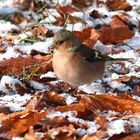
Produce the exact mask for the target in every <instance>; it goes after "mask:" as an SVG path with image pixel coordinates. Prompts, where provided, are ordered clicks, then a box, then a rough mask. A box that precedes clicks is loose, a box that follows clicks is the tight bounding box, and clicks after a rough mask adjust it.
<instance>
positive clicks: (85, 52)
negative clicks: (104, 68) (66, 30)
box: [77, 44, 110, 63]
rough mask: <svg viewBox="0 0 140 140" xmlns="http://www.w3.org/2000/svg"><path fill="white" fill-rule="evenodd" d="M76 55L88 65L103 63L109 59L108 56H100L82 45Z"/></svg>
mask: <svg viewBox="0 0 140 140" xmlns="http://www.w3.org/2000/svg"><path fill="white" fill-rule="evenodd" d="M77 53H78V54H79V55H81V56H82V57H83V59H84V60H86V61H87V62H89V63H93V62H101V61H103V62H105V61H107V59H110V57H109V56H105V55H102V54H101V53H100V52H98V51H96V50H94V49H91V48H89V47H87V46H86V45H83V44H82V46H80V47H79V49H78V50H77Z"/></svg>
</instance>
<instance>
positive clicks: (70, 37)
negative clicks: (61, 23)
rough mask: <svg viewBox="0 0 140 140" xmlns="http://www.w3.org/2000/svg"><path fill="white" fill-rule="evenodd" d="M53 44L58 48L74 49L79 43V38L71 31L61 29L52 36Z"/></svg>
mask: <svg viewBox="0 0 140 140" xmlns="http://www.w3.org/2000/svg"><path fill="white" fill-rule="evenodd" d="M53 43H54V45H55V46H56V47H57V48H58V49H59V48H64V47H65V49H68V50H69V51H75V50H77V48H78V47H79V46H80V45H81V43H80V40H79V38H78V37H77V36H76V35H75V34H74V33H73V32H71V31H68V30H66V29H61V30H59V31H58V32H56V33H55V35H54V37H53Z"/></svg>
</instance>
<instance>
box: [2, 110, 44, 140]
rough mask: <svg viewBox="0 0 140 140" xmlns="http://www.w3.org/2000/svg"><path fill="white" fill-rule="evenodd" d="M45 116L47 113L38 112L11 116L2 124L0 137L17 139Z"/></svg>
mask: <svg viewBox="0 0 140 140" xmlns="http://www.w3.org/2000/svg"><path fill="white" fill-rule="evenodd" d="M45 116H46V112H36V111H34V112H33V111H29V112H20V113H14V114H10V115H8V116H7V118H5V119H3V120H2V122H1V128H0V136H1V138H12V137H17V136H19V135H21V134H23V133H24V132H26V131H27V130H29V128H30V126H34V125H36V123H37V122H38V121H40V120H41V119H42V118H44V117H45Z"/></svg>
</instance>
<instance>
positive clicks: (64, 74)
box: [52, 29, 127, 86]
mask: <svg viewBox="0 0 140 140" xmlns="http://www.w3.org/2000/svg"><path fill="white" fill-rule="evenodd" d="M53 42H54V51H53V58H52V65H53V69H54V72H55V74H56V76H57V77H58V78H59V79H61V80H63V81H64V82H67V83H69V84H71V85H73V86H81V85H84V84H90V83H91V82H93V81H95V80H98V79H100V78H102V76H103V73H104V68H105V62H106V61H116V60H118V61H122V60H123V61H126V60H127V59H125V58H116V59H114V58H111V57H109V56H107V55H103V54H101V53H100V52H98V51H96V50H94V49H91V48H89V47H87V46H86V45H84V44H81V43H80V40H79V38H78V37H77V36H76V35H75V34H74V33H73V32H71V31H68V30H65V29H61V30H59V31H58V32H56V34H55V35H54V37H53Z"/></svg>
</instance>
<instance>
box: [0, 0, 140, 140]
mask: <svg viewBox="0 0 140 140" xmlns="http://www.w3.org/2000/svg"><path fill="white" fill-rule="evenodd" d="M139 7H140V5H139V3H138V0H135V1H134V0H120V1H117V0H115V1H112V0H106V1H103V0H96V1H93V0H87V1H82V0H70V1H64V0H59V1H58V2H56V1H50V0H49V1H45V0H44V1H41V0H31V1H29V0H19V1H16V0H10V1H8V0H3V1H2V2H0V11H1V12H0V15H1V17H0V27H1V28H0V60H1V61H0V78H1V80H0V106H1V107H0V139H3V140H4V139H12V140H19V139H20V140H42V139H50V140H51V139H56V140H63V139H68V140H75V139H77V140H94V139H100V140H116V139H117V140H126V139H140V107H139V106H140V97H139V96H140V53H139V50H140V43H139V42H140V41H139V40H140V15H139V10H138V9H139ZM63 27H65V28H66V29H69V30H71V31H74V33H75V34H76V35H77V36H78V37H79V39H80V41H81V42H82V43H84V44H86V45H87V46H88V47H90V48H94V49H97V50H99V51H101V52H102V53H105V54H108V55H110V56H111V57H114V58H118V57H119V58H133V59H134V61H133V62H123V63H120V62H117V63H114V64H112V65H111V66H110V67H107V69H106V70H105V73H104V77H103V80H104V82H102V81H101V79H99V80H98V81H96V82H93V83H92V84H91V85H83V86H81V87H73V86H71V85H69V84H67V83H64V82H63V81H61V80H58V79H57V78H56V76H55V74H54V72H53V69H52V64H51V57H52V55H51V51H52V50H51V49H50V48H51V45H52V37H53V35H54V34H55V32H57V31H58V30H59V29H62V28H63Z"/></svg>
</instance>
